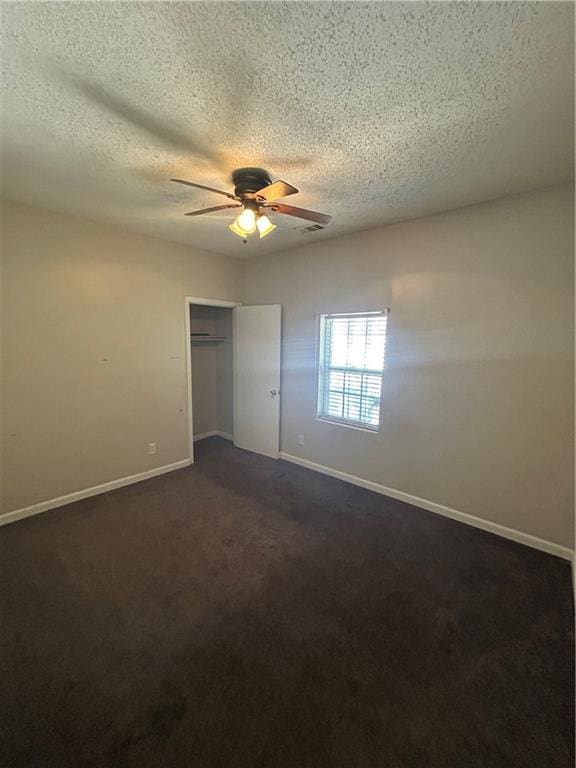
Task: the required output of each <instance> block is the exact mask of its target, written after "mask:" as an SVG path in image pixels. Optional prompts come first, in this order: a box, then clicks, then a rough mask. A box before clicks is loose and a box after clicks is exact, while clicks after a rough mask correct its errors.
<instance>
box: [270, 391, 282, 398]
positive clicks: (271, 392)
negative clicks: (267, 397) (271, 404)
mask: <svg viewBox="0 0 576 768" xmlns="http://www.w3.org/2000/svg"><path fill="white" fill-rule="evenodd" d="M270 394H271V395H272V397H274V396H275V395H278V394H280V393H279V392H277V391H276V390H275V389H271V390H270Z"/></svg>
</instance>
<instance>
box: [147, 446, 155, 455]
mask: <svg viewBox="0 0 576 768" xmlns="http://www.w3.org/2000/svg"><path fill="white" fill-rule="evenodd" d="M155 453H156V443H148V456H153V455H154V454H155Z"/></svg>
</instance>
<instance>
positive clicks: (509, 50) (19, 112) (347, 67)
mask: <svg viewBox="0 0 576 768" xmlns="http://www.w3.org/2000/svg"><path fill="white" fill-rule="evenodd" d="M0 13H1V17H2V18H1V21H2V32H1V44H2V113H1V143H0V148H1V163H2V166H1V171H2V176H1V181H2V190H1V191H2V194H3V195H4V196H6V197H8V198H11V199H14V200H17V201H20V202H25V203H29V204H33V205H40V206H45V207H48V208H52V209H55V210H59V211H63V212H66V213H71V214H76V215H79V216H84V217H88V218H91V219H95V220H99V221H106V222H111V223H115V224H117V225H118V226H120V227H123V228H127V229H133V230H136V231H139V232H142V233H145V234H149V235H153V236H156V237H159V238H164V239H169V240H175V241H179V242H183V243H187V244H189V245H191V246H196V247H199V248H203V249H206V250H211V251H215V252H219V253H224V254H229V255H233V256H252V255H255V254H262V253H267V252H271V251H275V250H282V249H287V248H290V247H294V246H298V245H302V244H303V243H306V242H314V241H315V240H318V239H322V238H328V237H333V236H336V235H340V234H343V233H347V232H353V231H356V230H360V229H367V228H370V227H375V226H380V225H383V224H386V223H390V222H394V221H399V220H403V219H408V218H414V217H418V216H423V215H426V214H430V213H434V212H438V211H441V210H447V209H450V208H457V207H460V206H464V205H468V204H472V203H476V202H480V201H483V200H487V199H491V198H495V197H500V196H503V195H508V194H513V193H517V192H522V191H525V190H528V189H532V188H536V187H540V186H547V185H551V184H556V183H561V182H564V181H567V180H569V179H570V178H572V176H573V164H572V152H573V139H572V137H573V130H574V128H573V83H574V76H573V71H574V50H573V23H574V6H573V4H571V3H555V2H549V3H536V2H534V3H532V2H523V3H491V2H478V3H476V2H467V3H418V2H404V3H403V2H398V3H394V2H389V3H376V2H374V3H361V2H354V3H347V2H338V3H331V2H325V3H300V2H289V3H288V2H286V3H284V2H273V3H269V2H258V3H251V2H242V3H215V2H211V3H201V2H199V3H196V2H191V3H179V2H166V3H138V2H130V3H122V2H114V3H90V2H86V3H58V2H50V3H34V2H29V3H2V4H1V7H0ZM244 165H257V166H263V167H265V168H267V169H268V170H269V171H270V172H271V174H272V176H273V178H284V179H286V180H287V181H289V182H290V183H292V184H294V185H295V186H297V187H298V188H299V189H300V190H301V193H300V194H299V195H298V196H294V197H293V198H291V199H290V201H289V202H290V203H293V204H295V205H300V206H303V207H309V208H312V209H315V210H318V211H322V212H326V213H330V214H332V215H333V217H334V221H333V223H332V224H331V225H330V226H329V227H328V228H327V229H326V230H325V231H322V232H315V233H314V234H308V235H305V236H303V235H302V234H301V232H300V231H299V228H300V227H302V226H304V225H305V224H306V222H304V221H300V220H298V219H294V218H288V217H281V216H276V217H275V223H277V224H279V227H278V229H277V230H276V231H275V232H274V234H273V235H271V236H270V237H269V238H266V239H265V240H263V241H262V242H259V241H258V240H256V239H255V238H252V239H251V240H250V241H249V243H248V245H243V244H242V242H241V241H240V240H239V239H238V238H236V237H234V236H233V235H232V234H230V233H229V232H228V230H227V227H226V224H227V223H229V222H230V221H232V219H233V217H234V212H232V211H230V212H224V213H221V214H220V213H216V214H211V215H207V216H206V217H200V218H196V219H188V218H185V217H184V216H183V214H184V212H185V211H190V210H194V209H197V208H202V207H209V206H211V205H218V204H219V203H223V202H224V199H223V198H220V197H218V196H217V195H213V194H210V193H203V192H201V191H194V190H192V189H186V188H185V187H178V186H177V185H175V184H171V183H170V182H169V181H168V179H169V177H170V176H174V175H177V176H182V177H184V178H188V179H191V180H194V181H198V182H200V183H203V184H207V185H209V186H216V187H219V188H224V189H229V188H231V180H230V173H231V171H232V170H233V169H234V168H237V167H241V166H244Z"/></svg>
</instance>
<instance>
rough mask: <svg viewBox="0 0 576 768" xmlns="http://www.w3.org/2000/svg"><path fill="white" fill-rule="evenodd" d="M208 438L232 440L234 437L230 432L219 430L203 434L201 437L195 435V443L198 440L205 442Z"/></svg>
mask: <svg viewBox="0 0 576 768" xmlns="http://www.w3.org/2000/svg"><path fill="white" fill-rule="evenodd" d="M206 437H223V438H224V440H232V435H231V434H230V433H229V432H221V431H220V430H219V429H213V430H212V431H211V432H202V433H200V434H199V435H194V442H195V443H196V442H198V440H204V439H205V438H206Z"/></svg>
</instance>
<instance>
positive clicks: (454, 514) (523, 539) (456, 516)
mask: <svg viewBox="0 0 576 768" xmlns="http://www.w3.org/2000/svg"><path fill="white" fill-rule="evenodd" d="M280 458H281V459H284V460H285V461H290V462H292V463H293V464H299V465H300V466H301V467H306V468H307V469H312V470H314V472H321V473H322V474H323V475H330V477H336V478H338V479H339V480H345V481H346V482H347V483H352V484H353V485H359V486H360V487H361V488H367V489H368V490H369V491H374V492H375V493H381V494H382V495H383V496H390V497H391V498H393V499H398V500H399V501H405V502H407V503H408V504H412V505H414V506H415V507H421V508H422V509H426V510H428V511H429V512H435V513H436V514H437V515H442V516H443V517H449V518H451V519H452V520H457V521H458V522H460V523H464V524H465V525H471V526H473V527H474V528H480V529H481V530H483V531H489V532H490V533H495V534H496V535H497V536H502V537H504V538H505V539H511V540H512V541H516V542H518V543H519V544H525V545H526V546H528V547H533V548H534V549H540V550H542V551H543V552H547V553H548V554H550V555H556V557H562V558H563V559H565V560H572V558H573V557H574V553H573V551H572V550H571V549H568V547H562V546H561V545H560V544H555V543H554V542H552V541H546V540H545V539H539V538H538V537H537V536H531V535H530V534H528V533H522V531H517V530H515V529H514V528H507V527H506V526H505V525H499V524H498V523H493V522H491V521H490V520H483V519H482V518H480V517H475V516H474V515H469V514H467V513H466V512H459V511H458V510H457V509H451V508H450V507H445V506H443V505H442V504H437V503H436V502H435V501H429V500H428V499H421V498H420V497H419V496H413V495H412V494H411V493H405V492H404V491H397V490H396V489H395V488H388V487H387V486H385V485H380V483H374V482H372V481H371V480H364V479H363V478H361V477H356V475H349V474H348V473H347V472H340V471H339V470H337V469H332V468H331V467H325V466H323V465H322V464H316V463H315V462H314V461H308V459H301V458H300V457H299V456H293V455H291V454H289V453H283V452H281V453H280Z"/></svg>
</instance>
